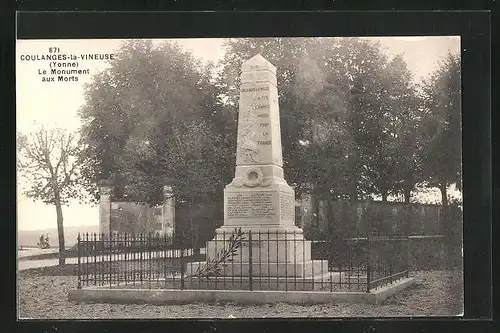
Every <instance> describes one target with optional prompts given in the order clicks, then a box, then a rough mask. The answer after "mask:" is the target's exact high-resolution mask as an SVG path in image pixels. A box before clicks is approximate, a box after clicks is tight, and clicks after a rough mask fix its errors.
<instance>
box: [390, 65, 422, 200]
mask: <svg viewBox="0 0 500 333" xmlns="http://www.w3.org/2000/svg"><path fill="white" fill-rule="evenodd" d="M386 74H387V76H386V82H387V89H388V94H389V96H390V97H389V99H388V107H389V110H390V117H389V121H388V122H387V130H388V133H389V136H388V140H387V141H388V142H387V151H388V154H389V157H390V158H391V159H392V160H393V161H394V166H395V169H394V170H393V171H394V173H393V174H392V177H391V181H392V183H393V187H392V189H391V192H392V193H393V194H397V193H402V194H403V196H404V202H405V203H409V202H410V197H411V192H412V191H413V190H414V189H415V186H416V185H417V184H418V183H420V182H421V181H422V177H423V176H422V161H421V152H422V146H423V140H424V138H423V137H422V135H421V127H422V121H421V119H422V115H423V110H422V108H421V107H420V96H419V95H418V93H417V86H416V85H415V84H414V83H412V81H411V78H412V74H411V72H410V71H409V70H408V68H407V66H406V63H405V62H404V61H403V59H402V57H401V56H399V55H398V56H396V57H394V58H393V59H392V60H391V61H390V63H389V64H388V66H387V71H386Z"/></svg>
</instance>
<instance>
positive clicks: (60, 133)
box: [17, 127, 81, 265]
mask: <svg viewBox="0 0 500 333" xmlns="http://www.w3.org/2000/svg"><path fill="white" fill-rule="evenodd" d="M79 164H80V148H79V145H78V137H77V134H75V133H70V132H68V131H66V130H63V129H59V128H57V129H46V128H44V127H42V128H40V129H38V130H37V131H35V132H33V133H29V134H22V133H18V135H17V169H18V173H19V176H20V177H21V178H22V179H23V180H24V184H25V186H23V188H22V190H23V192H24V194H25V195H26V196H27V197H29V198H32V199H34V200H40V201H42V202H43V203H45V204H50V205H54V206H55V208H56V214H57V233H58V238H59V265H64V264H65V246H64V228H63V212H62V206H63V205H65V204H67V203H68V200H69V199H70V198H75V197H79V196H80V195H81V194H80V193H79V191H78V182H77V178H78V169H79Z"/></svg>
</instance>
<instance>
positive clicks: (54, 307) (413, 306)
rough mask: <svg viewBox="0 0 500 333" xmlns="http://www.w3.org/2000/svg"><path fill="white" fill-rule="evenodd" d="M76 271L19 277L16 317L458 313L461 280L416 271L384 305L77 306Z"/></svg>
mask: <svg viewBox="0 0 500 333" xmlns="http://www.w3.org/2000/svg"><path fill="white" fill-rule="evenodd" d="M74 273H75V268H74V267H71V265H69V267H68V268H66V269H64V270H60V269H58V268H53V267H46V268H42V269H33V270H27V271H22V272H20V274H19V291H18V295H19V301H18V314H19V317H20V318H22V319H31V318H32V319H38V318H48V319H86V318H88V319H94V318H95V319H97V318H102V319H108V318H271V317H393V316H454V315H460V313H461V312H462V308H463V307H462V304H463V287H462V286H463V282H462V273H461V272H460V271H435V272H418V273H415V274H414V276H415V278H416V280H417V281H416V283H415V284H414V285H413V286H411V287H410V288H408V289H406V290H404V291H402V292H400V293H398V294H396V295H394V296H393V297H391V298H389V299H387V300H386V301H385V302H384V304H381V305H368V304H348V303H330V304H321V305H293V304H285V303H277V304H266V305H255V306H249V305H240V304H235V303H213V304H201V303H195V304H187V305H161V306H158V305H148V304H141V305H139V304H135V305H121V304H77V303H74V302H70V301H69V300H68V290H69V289H73V288H75V287H76V282H77V281H76V277H75V276H73V274H74Z"/></svg>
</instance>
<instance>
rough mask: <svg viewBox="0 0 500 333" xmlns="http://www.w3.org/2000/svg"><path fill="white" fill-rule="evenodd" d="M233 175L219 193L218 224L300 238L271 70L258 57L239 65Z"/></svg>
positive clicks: (273, 75) (274, 69)
mask: <svg viewBox="0 0 500 333" xmlns="http://www.w3.org/2000/svg"><path fill="white" fill-rule="evenodd" d="M241 71H242V73H241V87H240V100H239V114H238V137H237V150H236V171H235V176H234V179H233V181H232V182H231V183H230V184H229V185H227V186H226V188H225V190H224V225H223V226H222V227H221V228H219V229H218V230H217V232H218V233H219V232H223V231H226V232H228V231H229V230H234V229H235V228H241V229H242V230H243V231H245V230H251V231H254V232H258V231H259V230H260V231H261V232H267V231H271V232H276V231H278V232H280V233H281V232H285V230H286V231H287V232H290V233H294V232H295V233H296V234H301V233H302V230H301V229H299V228H297V227H296V226H295V192H294V189H293V188H292V187H290V186H289V185H288V184H287V182H286V181H285V179H284V176H283V158H282V149H281V131H280V116H279V104H278V88H277V81H276V67H274V66H273V65H272V64H271V63H270V62H269V61H267V60H266V59H264V57H262V56H261V55H260V54H258V55H256V56H254V57H253V58H251V59H250V60H248V61H246V62H244V63H243V65H242V68H241Z"/></svg>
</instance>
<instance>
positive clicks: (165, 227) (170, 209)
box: [161, 185, 175, 234]
mask: <svg viewBox="0 0 500 333" xmlns="http://www.w3.org/2000/svg"><path fill="white" fill-rule="evenodd" d="M161 229H162V231H163V233H165V234H173V232H174V230H175V198H174V191H173V189H172V187H171V186H168V185H165V186H163V206H162V228H161Z"/></svg>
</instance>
